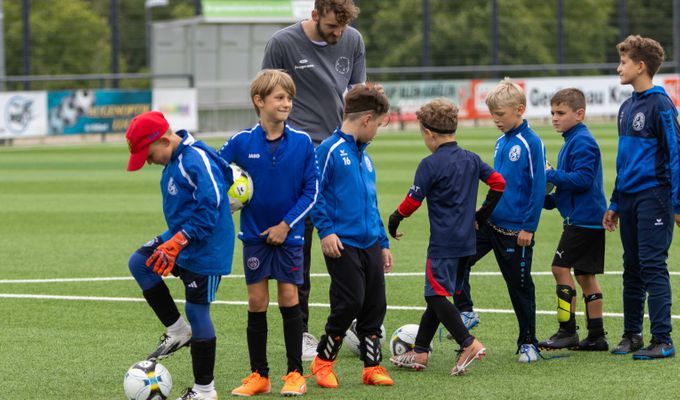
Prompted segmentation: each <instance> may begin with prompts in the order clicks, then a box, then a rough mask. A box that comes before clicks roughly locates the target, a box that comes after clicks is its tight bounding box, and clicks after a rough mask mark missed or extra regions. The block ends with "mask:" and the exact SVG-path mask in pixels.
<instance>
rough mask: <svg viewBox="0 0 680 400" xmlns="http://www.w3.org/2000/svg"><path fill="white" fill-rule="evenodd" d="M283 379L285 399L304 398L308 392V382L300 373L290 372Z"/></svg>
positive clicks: (282, 390) (282, 391)
mask: <svg viewBox="0 0 680 400" xmlns="http://www.w3.org/2000/svg"><path fill="white" fill-rule="evenodd" d="M281 379H282V380H283V387H282V388H281V395H283V396H285V397H292V396H302V395H303V394H305V393H306V392H307V381H306V380H305V377H304V376H302V374H300V373H299V372H297V371H293V372H289V373H288V375H286V376H284V377H283V378H281Z"/></svg>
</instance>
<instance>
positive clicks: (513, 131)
mask: <svg viewBox="0 0 680 400" xmlns="http://www.w3.org/2000/svg"><path fill="white" fill-rule="evenodd" d="M528 126H529V122H527V120H526V119H524V120H522V123H521V124H519V126H518V127H517V128H512V129H510V130H509V131H507V132H505V135H506V136H516V135H517V134H518V133H520V132H522V131H523V130H524V129H526V128H527V127H528Z"/></svg>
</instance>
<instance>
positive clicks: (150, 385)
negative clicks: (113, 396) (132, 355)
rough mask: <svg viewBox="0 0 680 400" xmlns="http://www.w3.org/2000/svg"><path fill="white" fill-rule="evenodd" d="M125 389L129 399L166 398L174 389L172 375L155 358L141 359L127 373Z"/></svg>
mask: <svg viewBox="0 0 680 400" xmlns="http://www.w3.org/2000/svg"><path fill="white" fill-rule="evenodd" d="M123 389H124V390H125V398H126V399H128V400H165V399H167V398H168V395H169V394H170V390H171V389H172V376H170V372H168V370H167V369H166V368H165V367H164V366H163V365H161V364H158V363H156V362H155V361H153V360H144V361H140V362H138V363H136V364H135V365H133V366H132V367H130V369H128V371H127V372H126V373H125V378H123Z"/></svg>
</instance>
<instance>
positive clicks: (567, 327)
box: [560, 313, 576, 333]
mask: <svg viewBox="0 0 680 400" xmlns="http://www.w3.org/2000/svg"><path fill="white" fill-rule="evenodd" d="M560 329H562V330H563V331H567V332H569V333H576V314H575V313H572V314H571V315H570V316H569V321H567V322H560Z"/></svg>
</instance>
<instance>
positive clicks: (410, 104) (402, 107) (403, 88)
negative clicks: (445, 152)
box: [382, 80, 471, 122]
mask: <svg viewBox="0 0 680 400" xmlns="http://www.w3.org/2000/svg"><path fill="white" fill-rule="evenodd" d="M382 85H383V87H384V88H385V94H386V95H387V97H388V98H389V99H390V106H391V107H392V115H391V119H392V120H393V121H399V122H413V121H416V111H418V109H419V108H420V106H422V105H423V104H425V103H427V102H428V101H431V100H434V99H438V98H445V99H447V100H450V101H452V102H453V103H454V104H455V105H456V106H458V108H459V113H458V116H459V118H469V117H470V115H469V104H470V101H471V94H470V81H468V80H447V81H399V82H384V83H382Z"/></svg>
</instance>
